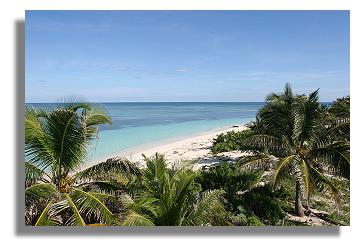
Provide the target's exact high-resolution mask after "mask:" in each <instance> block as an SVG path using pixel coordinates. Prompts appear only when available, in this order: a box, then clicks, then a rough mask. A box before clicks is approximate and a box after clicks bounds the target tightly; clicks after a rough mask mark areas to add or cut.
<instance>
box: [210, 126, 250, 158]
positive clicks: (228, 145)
mask: <svg viewBox="0 0 360 251" xmlns="http://www.w3.org/2000/svg"><path fill="white" fill-rule="evenodd" d="M252 134H253V132H252V131H251V130H244V131H240V132H235V131H230V132H227V133H221V134H219V135H218V136H217V138H216V139H214V142H213V145H212V148H211V152H212V153H213V154H217V153H221V152H231V151H236V150H240V145H241V143H242V142H243V141H244V140H245V139H246V138H248V137H249V136H250V135H252Z"/></svg>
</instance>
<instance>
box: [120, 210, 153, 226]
mask: <svg viewBox="0 0 360 251" xmlns="http://www.w3.org/2000/svg"><path fill="white" fill-rule="evenodd" d="M121 225H122V226H142V227H144V226H155V225H154V223H153V222H152V221H151V220H150V219H148V218H146V217H144V216H143V215H140V214H138V213H136V212H131V213H130V214H129V215H127V216H126V218H125V220H124V221H123V222H122V223H121Z"/></svg>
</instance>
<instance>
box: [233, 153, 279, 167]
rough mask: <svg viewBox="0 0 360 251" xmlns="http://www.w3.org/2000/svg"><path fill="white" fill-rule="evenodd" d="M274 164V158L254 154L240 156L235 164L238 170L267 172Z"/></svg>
mask: <svg viewBox="0 0 360 251" xmlns="http://www.w3.org/2000/svg"><path fill="white" fill-rule="evenodd" d="M275 163H276V158H275V157H273V156H269V155H266V154H256V155H249V156H242V157H240V159H239V160H238V161H237V162H236V165H237V166H238V167H239V168H240V169H242V170H243V169H245V170H257V169H263V170H268V169H269V168H271V167H272V166H273V165H274V164H275Z"/></svg>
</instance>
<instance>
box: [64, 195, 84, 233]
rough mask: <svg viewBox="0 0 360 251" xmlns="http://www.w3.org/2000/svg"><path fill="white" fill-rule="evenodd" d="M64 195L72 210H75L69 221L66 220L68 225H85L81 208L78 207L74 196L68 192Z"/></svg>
mask: <svg viewBox="0 0 360 251" xmlns="http://www.w3.org/2000/svg"><path fill="white" fill-rule="evenodd" d="M64 195H65V198H66V201H67V205H68V206H69V207H70V209H71V211H72V212H73V214H72V216H71V217H69V219H68V221H67V222H66V225H72V226H74V225H76V226H85V225H86V223H85V221H84V219H83V218H82V216H81V213H80V210H79V209H78V208H77V206H76V205H75V203H74V201H73V200H72V198H71V197H70V196H69V195H68V194H64Z"/></svg>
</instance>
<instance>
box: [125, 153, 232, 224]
mask: <svg viewBox="0 0 360 251" xmlns="http://www.w3.org/2000/svg"><path fill="white" fill-rule="evenodd" d="M144 157H145V156H144ZM145 161H146V169H145V171H144V180H143V185H144V193H143V194H142V196H140V197H139V198H137V199H135V200H132V199H131V198H130V197H129V196H125V199H124V201H126V202H125V203H126V204H127V208H128V209H129V212H128V216H127V217H126V218H125V219H124V221H123V224H124V225H160V226H189V225H190V226H198V225H223V224H227V221H226V212H225V209H224V207H223V204H222V203H221V196H222V194H223V192H222V191H219V190H213V191H205V192H201V193H200V192H199V191H200V187H199V184H197V183H195V181H194V179H195V174H194V172H192V171H191V170H184V167H179V166H177V167H176V168H174V167H173V168H172V169H168V168H167V165H166V162H165V160H164V157H163V156H162V155H158V154H156V155H155V156H154V157H153V158H147V157H145Z"/></svg>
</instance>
